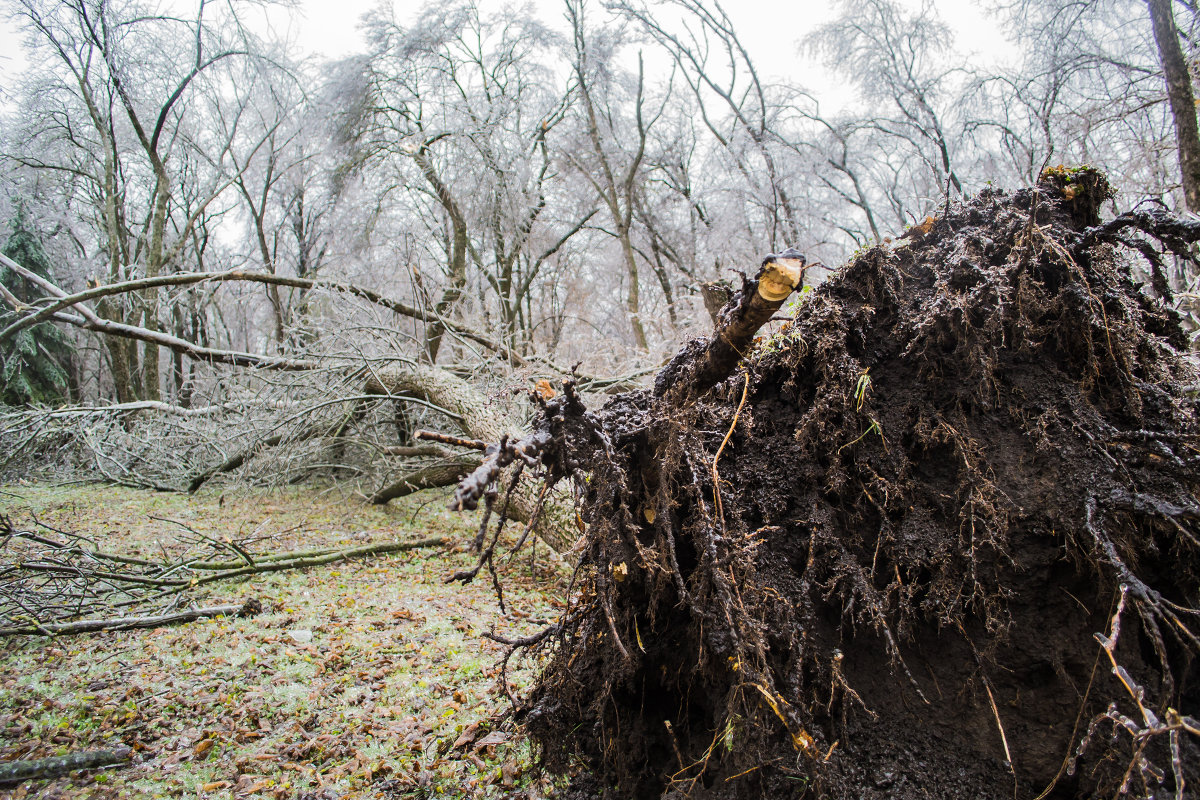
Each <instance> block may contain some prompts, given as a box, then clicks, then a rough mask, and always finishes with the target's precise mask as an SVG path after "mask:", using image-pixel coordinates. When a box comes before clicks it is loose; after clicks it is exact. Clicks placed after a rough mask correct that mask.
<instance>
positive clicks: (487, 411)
mask: <svg viewBox="0 0 1200 800" xmlns="http://www.w3.org/2000/svg"><path fill="white" fill-rule="evenodd" d="M365 392H366V393H368V394H370V393H378V394H386V395H396V394H401V393H403V394H408V395H411V396H413V397H416V398H418V399H421V400H426V401H428V402H430V403H433V404H434V405H437V406H440V407H441V408H444V409H446V410H447V411H451V412H453V413H455V414H457V415H458V416H459V417H460V418H461V422H459V426H460V427H461V429H462V431H463V432H464V433H466V434H467V435H468V436H470V437H471V438H473V439H480V440H482V441H485V442H498V441H500V439H501V437H503V436H510V437H513V438H519V434H520V433H521V425H520V424H519V423H518V422H517V421H516V420H514V419H513V418H511V417H510V416H508V414H506V413H505V412H503V411H502V410H500V409H498V408H497V407H496V405H495V404H494V403H491V402H488V400H487V398H484V397H482V396H481V395H480V394H479V393H478V392H476V391H475V389H474V388H473V387H472V386H471V385H470V384H469V383H467V382H466V381H464V380H463V379H462V378H459V377H458V376H456V375H454V374H452V373H450V372H448V371H446V370H444V369H440V368H438V367H434V366H429V365H426V364H392V365H390V366H388V367H385V368H383V369H380V370H377V371H375V372H373V373H372V374H371V376H370V377H369V378H368V379H367V382H366V386H365ZM514 468H515V467H511V466H510V467H509V468H508V469H506V470H504V472H503V473H502V474H501V476H500V478H499V481H498V485H500V486H507V485H508V482H509V480H510V476H511V470H512V469H514ZM468 471H469V470H468ZM382 491H383V490H381V492H382ZM376 494H377V495H378V494H380V493H379V492H377V493H376ZM384 502H386V501H384ZM537 507H538V490H537V489H536V488H535V487H534V486H533V483H532V482H531V481H527V480H525V481H521V482H520V483H519V484H518V485H517V488H516V489H515V490H514V491H513V496H512V500H511V502H510V504H509V515H510V516H511V517H513V518H514V519H516V520H517V521H519V522H528V521H529V519H530V518H531V516H532V515H533V514H534V512H535V509H537ZM534 530H535V531H536V532H537V534H538V536H540V537H541V538H542V541H544V542H545V543H546V544H547V545H548V546H549V547H551V548H552V549H554V550H555V551H556V552H559V553H562V552H565V551H567V550H569V549H570V548H571V545H572V544H574V542H575V539H576V538H577V537H578V534H579V532H578V529H577V528H576V525H575V513H574V509H573V508H572V506H571V504H570V501H569V499H568V498H567V497H565V496H564V494H563V493H559V492H555V493H553V494H551V496H550V497H548V498H546V499H545V501H544V503H543V505H542V508H541V512H540V514H538V523H537V525H536V527H535V529H534Z"/></svg>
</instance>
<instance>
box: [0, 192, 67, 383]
mask: <svg viewBox="0 0 1200 800" xmlns="http://www.w3.org/2000/svg"><path fill="white" fill-rule="evenodd" d="M3 252H4V255H6V256H8V257H9V258H11V259H12V260H13V261H15V262H17V263H18V264H20V265H21V266H23V267H25V269H27V270H29V271H30V272H34V273H36V274H38V275H40V276H42V277H44V278H46V279H47V280H53V279H54V278H53V276H52V275H51V274H50V259H49V257H48V256H47V255H46V251H45V250H44V249H43V248H42V243H41V241H40V240H39V238H38V236H37V234H36V233H35V232H34V231H33V230H31V229H30V227H29V225H28V221H27V220H26V218H25V213H24V211H23V210H18V211H17V216H16V218H15V219H14V220H13V222H12V235H10V236H9V237H8V241H7V242H5V244H4V250H3ZM0 283H2V284H4V286H5V287H6V288H7V289H8V290H9V291H10V292H12V293H13V294H14V295H16V297H17V299H19V300H20V301H21V302H23V303H33V301H34V300H36V299H37V298H38V297H40V296H41V293H40V292H39V291H38V290H37V289H36V287H35V286H34V285H33V284H31V283H30V282H29V281H27V280H26V279H24V278H22V277H21V276H20V275H18V274H17V273H16V272H14V271H13V270H10V269H8V268H7V267H4V266H3V265H0ZM19 316H20V313H19V312H16V311H13V310H12V309H10V308H7V307H4V306H0V328H4V327H6V326H8V325H9V324H10V323H12V322H13V321H15V320H16V319H17V318H18V317H19ZM74 355H75V351H74V348H73V347H72V346H71V341H70V339H68V338H67V336H66V334H65V333H63V332H62V331H61V330H59V329H58V328H57V327H56V326H55V325H54V324H53V323H51V322H42V323H39V324H37V325H34V326H32V327H29V328H25V329H24V330H22V331H20V332H19V333H18V334H17V335H16V336H14V337H13V338H11V339H9V340H8V341H6V342H4V343H3V344H2V345H0V403H3V404H6V405H26V404H35V405H53V404H57V403H61V402H63V401H64V400H66V399H68V398H69V397H70V379H69V377H68V374H67V369H68V367H69V365H70V363H71V359H72V358H73V357H74Z"/></svg>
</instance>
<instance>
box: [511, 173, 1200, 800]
mask: <svg viewBox="0 0 1200 800" xmlns="http://www.w3.org/2000/svg"><path fill="white" fill-rule="evenodd" d="M1107 195H1108V189H1107V186H1106V184H1105V183H1104V181H1103V177H1102V176H1100V175H1098V174H1096V173H1093V172H1089V171H1081V172H1074V171H1065V170H1059V171H1057V172H1055V173H1054V174H1051V175H1048V176H1047V179H1046V180H1045V181H1043V183H1042V184H1041V185H1040V186H1039V188H1038V190H1036V191H1034V190H1026V191H1022V192H1017V193H1015V194H1011V195H1010V194H1004V193H1000V192H990V191H989V192H985V193H984V194H982V195H980V196H979V197H977V198H975V199H972V200H970V201H969V202H965V203H963V204H960V205H956V206H952V207H951V208H950V209H949V211H948V213H947V214H946V215H945V216H943V217H942V218H940V219H938V220H937V221H936V222H935V223H934V224H933V226H932V228H931V229H930V230H928V231H927V232H925V233H922V232H920V231H914V233H913V234H912V236H911V237H909V238H907V239H904V240H902V241H901V242H899V243H897V244H893V245H890V246H884V247H877V248H874V249H871V250H869V251H866V252H864V253H862V254H861V255H859V256H858V257H857V258H855V259H854V260H853V261H851V262H850V263H849V264H847V265H846V266H845V267H844V268H843V269H842V270H841V271H840V272H839V273H837V274H836V275H835V276H834V277H833V278H832V279H831V280H829V281H828V282H827V283H825V284H824V285H823V286H821V287H820V288H819V289H818V290H817V291H815V292H813V293H812V294H811V295H810V296H808V297H807V298H806V299H805V301H804V303H803V305H802V307H801V309H800V311H799V312H798V313H797V315H796V319H795V320H794V321H793V322H792V323H789V324H788V325H787V326H786V327H785V329H784V330H782V331H780V332H777V333H775V334H774V335H772V336H770V337H769V338H767V339H765V340H763V341H760V342H759V344H758V346H757V348H756V350H755V351H754V353H753V354H752V356H751V357H750V358H748V359H747V361H746V362H745V363H744V365H743V368H742V369H741V370H740V371H739V372H737V373H735V374H734V375H732V376H731V377H730V378H729V379H728V380H726V381H725V382H724V383H723V384H721V385H719V386H718V387H717V388H716V389H715V390H714V391H713V392H712V393H711V394H709V395H708V397H707V399H705V400H704V401H703V402H701V403H699V404H696V405H693V406H690V407H687V408H674V407H670V406H667V405H665V404H664V403H663V402H661V401H660V400H658V399H656V397H655V396H654V395H652V394H651V393H649V392H645V393H635V394H630V395H625V396H621V397H619V398H617V399H615V400H614V401H613V402H612V403H610V405H609V406H607V407H606V408H604V409H601V410H599V411H597V412H594V413H591V412H589V413H587V414H583V413H582V412H581V411H575V412H572V411H571V409H569V408H566V406H565V405H562V404H560V405H553V404H552V407H551V408H550V409H549V412H548V413H547V414H546V416H545V418H544V419H543V423H542V424H543V426H544V427H545V428H546V429H548V430H550V431H551V434H552V436H551V441H552V445H551V447H550V448H549V450H548V452H547V454H546V456H545V459H546V460H548V461H549V462H550V463H551V469H552V471H553V470H557V474H558V475H560V476H561V475H570V476H572V477H574V478H576V479H578V480H577V486H578V487H579V491H580V496H581V513H582V516H583V519H584V521H585V522H587V523H588V528H587V533H586V535H585V540H584V544H583V547H584V550H583V564H582V566H581V567H580V570H579V572H578V574H577V584H576V587H577V589H578V594H577V598H576V600H575V603H574V605H573V606H572V608H571V609H570V611H569V613H568V614H567V616H566V617H565V621H564V623H563V625H562V629H561V630H560V631H559V632H558V635H557V636H556V637H547V638H546V639H543V640H541V643H540V644H541V646H542V647H543V648H544V649H543V656H544V658H545V659H546V661H545V666H544V668H543V670H542V672H541V676H540V679H539V681H538V683H537V684H536V686H535V687H534V689H533V690H532V692H531V694H530V695H529V696H528V697H527V698H525V705H524V707H523V709H522V711H521V714H520V719H521V720H522V722H523V723H524V724H525V725H526V727H527V729H528V731H529V733H530V734H531V736H532V737H533V739H534V741H535V742H536V743H537V744H538V745H539V746H540V748H541V751H542V753H543V758H544V762H545V764H546V766H547V768H548V769H550V770H551V771H554V772H560V773H570V774H575V775H578V776H580V777H577V778H576V780H575V783H574V785H573V788H572V792H573V793H574V795H575V796H577V797H611V798H647V797H671V798H675V797H695V798H759V797H821V798H847V799H849V798H856V799H857V798H885V797H886V798H918V797H920V798H930V797H933V798H980V797H1016V798H1038V797H1054V798H1086V797H1100V796H1104V797H1113V796H1116V795H1118V794H1120V793H1121V792H1122V791H1125V792H1126V793H1127V794H1128V796H1134V797H1150V796H1159V797H1196V796H1197V794H1196V787H1198V786H1200V746H1198V745H1200V736H1198V735H1197V732H1196V731H1193V730H1189V729H1190V728H1193V727H1194V726H1195V725H1196V723H1195V720H1194V719H1192V718H1191V717H1196V716H1200V669H1198V666H1197V658H1196V657H1197V655H1200V639H1197V633H1198V632H1200V613H1198V612H1197V610H1196V609H1197V608H1200V504H1198V502H1197V490H1198V489H1200V471H1198V469H1197V467H1198V465H1200V418H1198V414H1197V408H1196V399H1195V395H1196V386H1197V383H1198V379H1197V375H1196V371H1195V368H1194V366H1193V365H1192V364H1191V363H1190V362H1189V361H1188V360H1187V358H1185V356H1184V355H1183V351H1184V347H1185V339H1184V336H1183V333H1182V331H1181V330H1180V328H1179V322H1178V320H1177V319H1176V317H1175V316H1174V314H1173V313H1172V312H1171V311H1170V310H1169V309H1167V308H1166V307H1165V306H1164V305H1163V304H1162V303H1161V302H1160V300H1159V299H1157V298H1156V297H1154V296H1152V294H1151V293H1150V292H1149V290H1148V289H1145V288H1144V287H1142V286H1140V285H1137V284H1135V283H1134V281H1133V278H1132V275H1131V259H1132V258H1139V257H1143V256H1138V255H1133V254H1131V251H1130V249H1129V248H1128V247H1125V246H1123V245H1121V244H1120V242H1119V241H1118V238H1117V237H1118V236H1124V237H1127V238H1128V237H1133V236H1135V235H1137V234H1134V233H1133V231H1134V230H1136V229H1139V228H1140V229H1141V230H1143V231H1148V232H1151V233H1152V232H1153V231H1152V230H1151V229H1152V227H1153V225H1151V224H1150V223H1146V224H1142V225H1138V224H1134V223H1130V224H1129V225H1122V226H1113V225H1110V226H1108V227H1098V218H1097V217H1096V209H1097V208H1098V207H1099V204H1100V202H1102V201H1103V199H1104V198H1105V197H1107ZM1159 221H1160V222H1161V220H1159ZM1140 241H1141V242H1143V243H1149V246H1152V245H1153V243H1154V241H1155V240H1154V238H1153V237H1152V236H1149V237H1143V238H1142V239H1141V240H1140ZM1138 247H1139V248H1140V249H1142V250H1145V247H1143V246H1142V245H1138ZM731 430H732V433H730V431H731ZM727 435H728V441H727V443H726V444H725V445H724V447H723V449H722V442H723V441H725V440H726V437H727ZM718 454H719V457H718ZM714 463H715V473H714ZM585 473H586V475H587V478H586V482H585V481H584V480H583V475H584V474H585ZM714 474H715V475H716V476H717V480H716V482H715V484H714ZM1114 621H1115V622H1116V624H1118V625H1119V631H1117V632H1116V633H1117V635H1116V636H1114ZM1098 635H1099V636H1098ZM1114 639H1115V641H1114ZM1105 644H1107V649H1106V648H1105V646H1104V645H1105ZM1188 715H1190V717H1189V716H1188ZM1185 783H1186V788H1185V786H1184V784H1185Z"/></svg>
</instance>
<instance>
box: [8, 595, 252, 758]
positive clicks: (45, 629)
mask: <svg viewBox="0 0 1200 800" xmlns="http://www.w3.org/2000/svg"><path fill="white" fill-rule="evenodd" d="M261 611H262V603H260V602H259V601H258V600H256V599H254V598H251V599H249V600H247V601H246V602H244V603H242V604H240V605H225V606H209V607H207V608H193V609H190V610H188V611H177V612H175V613H173V614H156V615H153V616H145V617H116V618H113V619H81V620H76V621H75V622H48V623H44V624H42V623H34V624H30V625H18V626H14V627H9V628H0V636H70V635H75V634H81V633H98V632H99V631H125V630H133V629H136V628H164V627H166V626H168V625H178V624H180V623H183V622H194V621H195V620H198V619H210V618H212V617H252V616H254V615H255V614H258V613H260V612H261ZM77 769H79V768H78V767H77Z"/></svg>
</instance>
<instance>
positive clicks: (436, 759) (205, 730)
mask: <svg viewBox="0 0 1200 800" xmlns="http://www.w3.org/2000/svg"><path fill="white" fill-rule="evenodd" d="M430 501H432V502H430ZM0 510H2V511H3V512H4V513H7V514H9V515H10V516H11V517H12V518H13V520H14V523H15V524H16V527H18V528H26V529H28V528H29V527H30V526H32V518H33V517H34V516H36V518H37V519H38V520H40V521H42V522H44V523H45V524H47V525H51V526H53V527H55V528H59V529H62V530H69V531H72V532H76V533H82V534H86V535H88V536H90V537H92V538H93V539H94V540H95V542H96V543H97V544H98V545H99V546H101V547H102V548H104V549H106V550H109V551H111V552H118V553H124V554H128V555H141V556H143V557H152V556H154V554H156V553H160V552H161V551H165V552H167V553H169V554H171V555H172V556H173V557H176V556H178V555H179V554H181V553H182V552H184V551H185V550H186V547H187V545H186V544H185V543H184V542H182V541H181V539H180V535H179V534H180V532H181V530H182V529H181V528H180V527H179V526H178V525H175V524H172V523H171V522H164V521H160V520H154V519H152V517H165V518H169V519H173V520H177V521H178V522H182V523H184V524H186V525H188V526H190V527H192V528H194V529H195V530H197V531H200V532H201V533H204V534H205V535H207V536H212V537H215V538H220V537H223V536H226V535H229V536H233V537H234V538H235V539H253V540H256V541H255V542H254V544H252V545H250V546H249V547H250V549H251V552H254V553H267V552H280V551H285V550H295V549H302V548H309V547H318V546H340V545H345V546H352V545H358V544H363V543H365V542H373V541H394V540H404V539H413V538H421V537H425V536H431V535H443V536H446V537H448V539H449V540H450V541H452V542H455V543H457V544H456V545H455V546H453V547H451V548H449V549H447V550H437V549H424V550H413V551H408V552H406V553H401V554H396V555H392V556H381V557H376V558H373V559H366V560H359V561H353V562H343V563H340V564H331V565H328V566H325V567H318V568H312V569H309V570H301V571H289V572H276V573H269V574H267V575H262V576H251V577H250V578H248V579H244V580H241V581H230V582H221V583H215V584H210V585H207V586H203V587H199V588H198V589H197V590H195V591H194V593H193V594H192V595H189V597H188V600H189V602H192V603H194V604H196V605H209V604H218V603H235V602H241V601H242V600H244V599H246V598H249V597H257V598H258V599H260V600H261V601H262V603H263V605H264V607H265V608H266V609H267V610H266V612H264V613H263V614H260V615H259V616H257V617H254V618H252V619H214V620H206V621H199V622H194V623H191V624H188V625H182V626H175V627H169V628H160V629H157V630H150V631H126V632H109V633H102V634H95V635H90V636H76V637H61V638H59V639H57V640H55V639H49V638H46V637H26V638H13V639H8V640H6V641H5V643H4V649H3V653H2V654H0V760H12V759H28V758H41V757H44V756H49V755H58V754H62V753H65V752H71V751H76V750H90V749H102V748H111V747H114V746H117V745H120V744H125V745H128V746H130V747H132V748H133V749H134V751H135V759H134V762H133V763H132V764H131V765H129V766H126V767H123V768H120V769H114V770H109V771H101V772H93V773H90V774H86V773H75V774H74V775H72V776H71V777H68V778H62V779H58V780H56V781H53V782H46V781H43V782H27V783H25V784H22V785H21V786H18V787H16V788H15V789H13V788H12V787H8V788H7V789H6V790H2V791H0V797H25V796H37V795H42V796H46V797H51V796H60V797H94V798H109V797H114V798H115V797H173V798H192V797H196V798H198V797H234V796H236V797H239V798H240V797H265V798H299V797H304V796H305V794H306V793H316V792H319V791H320V790H321V789H322V788H329V789H331V790H333V791H334V792H336V793H337V796H338V797H342V798H359V797H361V798H367V797H414V798H416V797H421V798H429V797H478V798H484V797H503V796H514V794H513V793H514V792H518V793H519V794H518V795H516V796H522V797H529V798H537V797H550V796H553V788H552V787H550V786H548V785H544V783H543V782H542V781H541V779H539V778H538V777H537V776H536V775H535V774H534V771H533V769H532V754H531V753H530V751H529V748H528V746H527V745H526V744H524V743H523V742H521V740H520V737H519V736H515V735H514V736H513V737H512V740H511V741H509V742H505V743H501V744H496V745H491V746H488V747H484V748H480V749H478V750H475V749H474V748H473V747H472V746H470V745H467V746H461V747H459V748H457V749H456V748H454V747H453V745H454V743H455V741H456V740H458V739H459V738H460V736H461V735H462V734H463V732H464V731H468V732H471V731H475V732H476V734H477V735H476V737H475V738H479V736H478V734H479V733H480V732H486V730H487V729H488V724H489V722H488V721H489V720H491V719H492V718H494V717H495V715H496V714H497V713H498V712H500V711H503V710H504V709H505V708H506V707H507V703H508V701H507V700H506V699H505V697H504V694H503V691H502V687H501V686H500V675H499V670H498V659H499V658H500V656H501V655H502V649H501V648H500V646H499V645H496V644H495V643H493V642H491V641H490V640H487V639H485V638H483V636H482V635H481V634H482V633H483V632H484V631H487V630H488V629H490V628H491V627H493V626H495V628H496V630H497V631H499V632H502V633H505V634H507V635H510V636H523V635H527V634H529V633H532V632H534V631H536V630H538V629H539V627H540V625H541V624H542V623H541V621H542V620H547V619H550V618H552V617H553V616H554V615H555V614H556V613H557V612H556V605H557V601H556V599H555V597H556V594H557V593H559V592H560V591H561V585H560V583H559V582H558V578H557V575H558V573H557V572H556V571H555V570H554V569H552V568H551V567H550V566H549V565H548V564H547V563H546V562H545V560H544V559H542V560H541V561H540V563H535V564H534V565H533V566H532V567H531V565H530V563H529V559H528V558H527V557H525V558H521V559H519V560H518V559H514V560H513V561H512V562H511V563H510V564H509V565H508V567H507V568H506V572H505V574H504V584H505V600H506V602H507V604H508V606H509V611H510V614H509V615H508V616H505V617H502V616H501V615H500V613H499V609H498V606H497V603H496V599H495V596H494V595H493V593H492V590H491V586H490V581H488V580H486V577H485V578H484V579H481V580H477V581H476V582H474V583H472V584H470V585H468V586H460V585H458V584H452V585H446V584H445V583H444V582H443V580H444V578H445V576H447V575H448V574H450V573H451V572H453V571H455V570H458V569H462V568H464V567H469V566H472V565H473V563H474V556H473V555H472V554H471V553H469V552H466V545H467V544H469V542H470V541H471V540H472V539H473V537H474V532H475V527H476V525H477V524H478V517H477V516H476V515H473V514H472V515H453V514H451V513H450V512H448V511H445V510H444V501H443V499H442V498H441V497H440V496H434V497H431V496H430V495H429V493H422V494H421V495H416V496H414V497H410V498H405V499H404V500H403V501H398V502H395V503H393V504H392V506H388V507H385V508H380V507H373V506H367V505H364V504H363V503H361V502H360V501H358V500H356V499H353V498H348V497H341V496H338V495H336V494H334V493H331V492H320V491H317V490H313V489H291V490H287V491H283V492H245V493H239V494H232V493H229V492H227V493H226V494H225V495H224V496H222V495H219V494H217V493H215V492H214V493H211V494H205V493H201V494H199V495H197V496H195V497H188V496H184V495H173V494H161V493H154V492H143V491H136V490H131V489H120V488H111V487H95V486H75V487H69V488H61V487H59V488H55V487H44V486H5V487H0ZM540 549H541V551H542V552H543V553H545V549H544V547H542V548H540ZM518 561H519V563H518ZM306 632H307V633H306ZM310 637H311V638H310ZM513 666H514V665H510V670H509V677H510V680H511V681H512V682H513V684H514V687H515V688H518V689H519V688H520V687H521V686H523V685H525V684H526V683H527V682H528V680H529V678H530V673H529V669H528V665H525V664H524V663H523V662H520V663H517V664H516V666H517V667H518V668H517V669H513ZM472 726H475V727H472ZM467 738H471V737H470V736H468V737H467ZM315 796H317V797H320V795H319V794H317V795H315Z"/></svg>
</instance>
